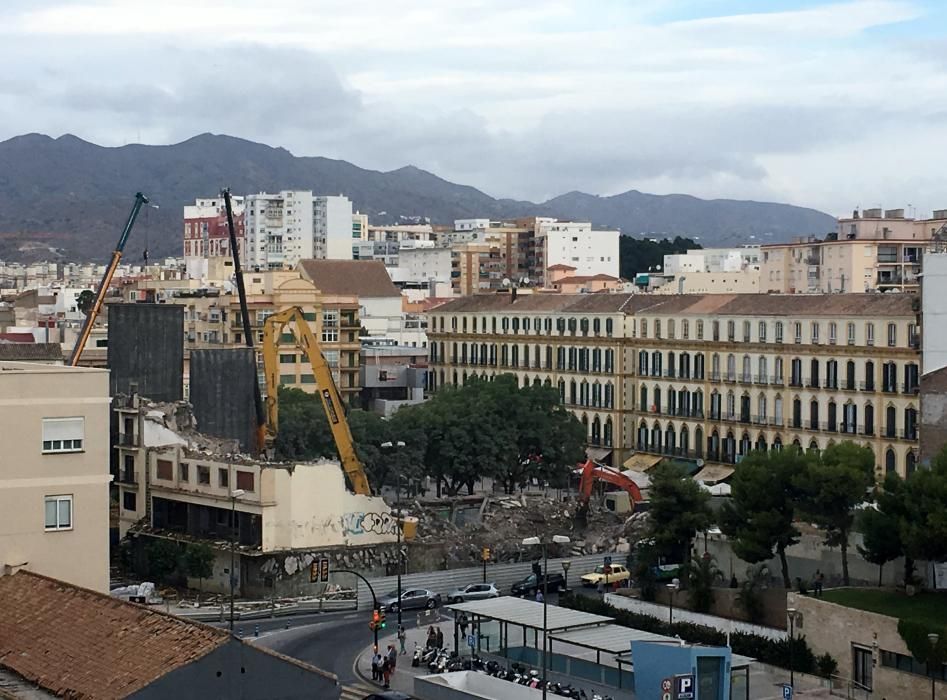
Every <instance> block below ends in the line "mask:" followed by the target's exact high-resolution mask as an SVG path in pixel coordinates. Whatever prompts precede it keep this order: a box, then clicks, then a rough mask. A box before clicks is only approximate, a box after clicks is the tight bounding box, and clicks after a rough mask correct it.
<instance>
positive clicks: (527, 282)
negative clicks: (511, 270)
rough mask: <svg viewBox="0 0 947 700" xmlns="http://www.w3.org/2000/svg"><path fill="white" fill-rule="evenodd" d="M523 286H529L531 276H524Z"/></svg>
mask: <svg viewBox="0 0 947 700" xmlns="http://www.w3.org/2000/svg"><path fill="white" fill-rule="evenodd" d="M523 286H524V287H528V286H529V277H524V278H523Z"/></svg>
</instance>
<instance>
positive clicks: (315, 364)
mask: <svg viewBox="0 0 947 700" xmlns="http://www.w3.org/2000/svg"><path fill="white" fill-rule="evenodd" d="M290 323H292V324H294V325H295V333H294V337H295V338H296V345H297V346H298V347H299V349H300V350H302V351H303V352H305V353H306V356H307V357H308V358H309V364H310V365H312V374H313V376H314V377H315V380H316V387H317V391H318V393H319V398H320V399H322V406H323V408H324V409H325V412H326V417H327V418H328V419H329V428H330V429H331V430H332V438H333V439H334V440H335V446H336V449H338V451H339V459H340V460H341V462H342V469H343V470H344V471H345V474H346V476H348V478H349V482H350V483H351V485H352V490H353V491H354V492H355V493H357V494H361V495H364V496H370V495H371V492H372V491H371V488H370V487H369V485H368V477H367V476H366V474H365V468H364V467H363V466H362V463H361V462H360V461H359V459H358V455H357V454H356V453H355V441H354V440H353V439H352V431H351V430H350V429H349V423H348V420H347V419H346V417H345V406H343V405H342V398H341V397H340V396H339V390H338V387H336V385H335V380H334V379H333V378H332V370H331V369H330V368H329V365H328V363H327V362H326V360H325V357H323V355H322V348H321V347H320V346H319V342H318V341H317V340H316V336H315V335H314V334H313V332H312V329H311V328H310V327H309V323H308V322H307V321H306V317H305V316H304V315H303V310H302V309H301V308H299V307H298V306H294V307H291V308H289V309H284V310H282V311H278V312H277V313H275V314H273V315H272V316H270V317H269V318H267V319H266V322H265V323H264V324H263V348H262V349H263V367H264V373H265V375H266V442H267V447H268V449H269V448H271V447H272V445H273V442H274V441H275V440H276V431H277V427H278V426H279V402H278V398H277V392H278V391H279V356H278V353H279V338H280V335H281V334H282V333H283V329H284V328H286V326H287V325H288V324H290Z"/></svg>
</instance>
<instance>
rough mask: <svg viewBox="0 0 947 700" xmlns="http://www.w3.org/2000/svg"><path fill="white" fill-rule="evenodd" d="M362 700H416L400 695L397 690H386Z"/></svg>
mask: <svg viewBox="0 0 947 700" xmlns="http://www.w3.org/2000/svg"><path fill="white" fill-rule="evenodd" d="M362 700H414V698H413V697H412V696H411V695H405V694H404V693H399V692H398V691H397V690H384V691H382V692H380V693H372V694H371V695H366V696H365V697H364V698H362Z"/></svg>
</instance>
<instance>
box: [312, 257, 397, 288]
mask: <svg viewBox="0 0 947 700" xmlns="http://www.w3.org/2000/svg"><path fill="white" fill-rule="evenodd" d="M299 269H300V270H301V271H302V273H303V275H304V276H305V277H306V278H308V279H309V280H311V281H312V283H313V284H315V285H316V288H317V289H318V290H319V291H320V292H322V293H323V294H337V295H347V296H358V297H400V296H401V292H400V291H398V288H397V287H396V286H395V285H394V284H393V283H392V281H391V277H390V276H389V275H388V270H387V268H385V263H384V262H382V261H381V260H300V262H299Z"/></svg>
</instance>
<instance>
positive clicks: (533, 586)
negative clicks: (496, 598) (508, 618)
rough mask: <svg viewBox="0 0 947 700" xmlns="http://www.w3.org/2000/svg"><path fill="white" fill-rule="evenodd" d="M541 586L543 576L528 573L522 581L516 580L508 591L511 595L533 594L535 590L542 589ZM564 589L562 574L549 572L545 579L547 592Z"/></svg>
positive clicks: (564, 583) (564, 582)
mask: <svg viewBox="0 0 947 700" xmlns="http://www.w3.org/2000/svg"><path fill="white" fill-rule="evenodd" d="M542 588H543V577H542V574H538V575H537V574H530V575H529V576H527V577H526V578H524V579H523V580H522V581H517V582H516V583H514V584H513V586H512V587H511V588H510V593H511V594H512V595H518V596H534V595H536V591H537V590H540V591H541V590H542ZM565 589H566V580H565V579H564V578H563V576H562V574H553V573H551V574H549V579H548V580H547V581H546V591H547V592H548V593H555V592H557V591H564V590H565Z"/></svg>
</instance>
